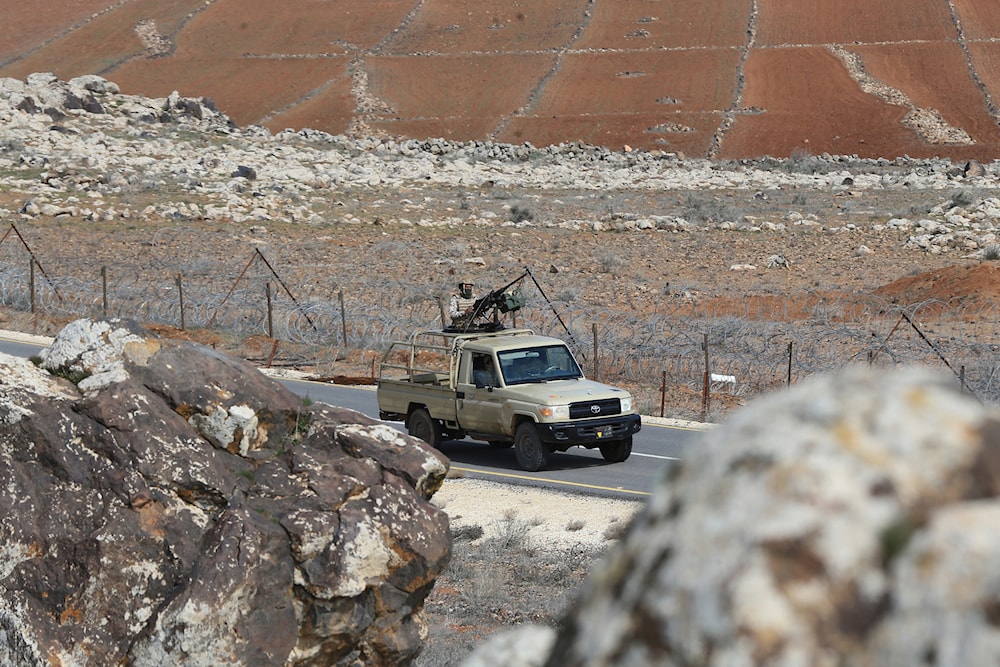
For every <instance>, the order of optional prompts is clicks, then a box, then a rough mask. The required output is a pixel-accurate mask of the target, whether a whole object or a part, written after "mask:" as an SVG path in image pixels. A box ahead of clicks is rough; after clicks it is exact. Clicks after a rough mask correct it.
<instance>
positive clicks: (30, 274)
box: [28, 258, 35, 315]
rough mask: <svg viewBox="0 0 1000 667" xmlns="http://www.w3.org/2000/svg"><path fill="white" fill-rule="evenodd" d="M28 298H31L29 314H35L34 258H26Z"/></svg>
mask: <svg viewBox="0 0 1000 667" xmlns="http://www.w3.org/2000/svg"><path fill="white" fill-rule="evenodd" d="M28 298H29V299H30V300H31V314H32V315H34V314H35V259H34V258H31V259H29V260H28Z"/></svg>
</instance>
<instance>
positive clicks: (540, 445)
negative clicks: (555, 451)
mask: <svg viewBox="0 0 1000 667" xmlns="http://www.w3.org/2000/svg"><path fill="white" fill-rule="evenodd" d="M514 455H515V456H516V457H517V463H518V465H519V466H521V467H522V468H524V469H525V470H528V471H530V472H536V471H538V470H541V469H542V468H544V467H545V464H547V463H548V462H549V448H548V447H547V446H546V444H545V443H544V442H542V439H541V438H539V437H538V429H536V428H535V424H534V422H524V423H522V424H521V425H520V426H518V427H517V431H515V432H514Z"/></svg>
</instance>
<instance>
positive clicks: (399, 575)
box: [0, 320, 450, 667]
mask: <svg viewBox="0 0 1000 667" xmlns="http://www.w3.org/2000/svg"><path fill="white" fill-rule="evenodd" d="M35 361H36V362H37V361H38V360H35ZM446 472H447V460H446V459H445V458H443V457H442V456H441V455H440V454H438V453H437V452H435V451H433V450H431V449H429V448H428V447H426V446H424V445H423V444H422V443H421V442H419V441H417V440H414V439H412V438H410V437H408V436H405V435H403V434H401V433H399V432H398V431H396V430H394V429H392V428H390V427H388V426H385V425H381V424H380V423H378V422H376V421H374V420H372V419H369V418H367V417H365V416H363V415H361V414H358V413H355V412H352V411H349V410H344V409H341V408H334V407H330V406H327V405H322V404H315V405H306V404H305V403H304V402H303V400H302V399H300V398H299V397H297V396H296V395H294V394H293V393H291V392H290V391H288V390H287V389H285V388H284V386H283V385H281V384H280V383H279V382H276V381H274V380H271V379H268V378H267V377H265V376H264V375H263V374H261V373H260V372H259V371H257V370H256V369H255V368H253V367H251V366H249V365H247V364H246V363H244V362H242V361H238V360H235V359H232V358H230V357H227V356H225V355H222V354H219V353H216V352H215V351H214V350H212V349H211V348H207V347H204V346H199V345H196V344H192V343H187V342H177V341H168V340H160V339H156V338H154V337H151V336H150V335H148V334H147V333H146V332H144V331H143V330H142V329H140V328H138V327H137V326H135V325H132V324H129V323H127V322H121V321H92V320H80V321H77V322H74V323H72V324H70V325H69V326H67V327H66V328H65V329H64V330H63V331H62V332H61V333H60V334H59V336H58V338H57V339H56V340H55V342H54V344H53V345H52V346H51V348H49V349H48V350H46V351H45V352H44V353H43V355H42V357H41V360H40V363H39V364H38V365H36V364H35V363H33V362H32V361H28V360H25V359H19V358H15V357H11V356H7V355H0V489H2V493H3V505H4V507H3V513H2V514H0V664H16V665H62V666H63V667H69V666H73V665H114V664H129V665H165V664H185V665H222V664H241V665H354V664H365V665H376V664H393V665H397V664H407V663H409V662H410V661H412V659H413V658H414V657H415V656H416V654H417V653H418V652H419V648H420V645H421V642H422V640H423V638H424V636H425V635H426V626H425V622H424V620H423V615H422V614H423V601H424V599H425V597H426V595H427V594H428V593H429V591H430V589H431V587H432V586H433V584H434V580H435V577H436V576H437V574H438V573H440V572H441V570H442V569H443V568H444V566H445V564H446V563H447V561H448V558H449V555H450V537H449V530H448V521H447V517H446V515H445V514H444V513H443V512H442V511H440V510H439V509H437V508H436V507H434V506H432V505H431V504H430V503H429V502H428V500H429V499H430V497H431V496H432V495H433V494H434V492H435V491H436V490H437V489H438V488H439V487H440V484H441V483H442V481H443V480H444V477H445V474H446Z"/></svg>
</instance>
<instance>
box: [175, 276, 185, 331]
mask: <svg viewBox="0 0 1000 667" xmlns="http://www.w3.org/2000/svg"><path fill="white" fill-rule="evenodd" d="M176 282H177V299H178V301H179V302H180V306H181V331H184V283H183V282H181V274H179V273H178V274H177V280H176Z"/></svg>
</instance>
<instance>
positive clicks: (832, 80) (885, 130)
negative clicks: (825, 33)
mask: <svg viewBox="0 0 1000 667" xmlns="http://www.w3.org/2000/svg"><path fill="white" fill-rule="evenodd" d="M745 72H746V79H747V85H746V89H745V91H744V98H743V99H744V107H745V108H751V109H754V110H759V111H760V113H747V114H741V115H739V116H737V118H736V123H735V125H734V126H733V129H732V130H731V131H730V132H729V134H728V135H727V137H726V141H725V142H724V144H723V146H722V154H723V156H728V157H736V156H739V155H744V154H745V153H746V152H747V151H750V150H753V151H760V152H761V153H762V154H769V155H789V154H791V153H792V152H796V151H800V152H802V151H804V152H809V153H815V152H820V151H822V150H826V148H825V147H830V152H832V153H839V154H843V153H847V154H850V153H853V152H855V150H857V149H858V147H860V149H861V150H858V152H864V153H865V154H875V155H880V154H886V153H887V152H892V151H894V150H896V147H899V146H902V147H904V152H906V151H910V155H915V152H914V150H915V148H916V146H915V135H914V134H913V132H912V131H910V130H908V129H906V128H905V127H903V125H902V124H901V122H900V121H902V119H903V116H904V115H905V114H906V111H907V110H906V109H905V108H903V107H900V106H896V105H891V104H887V103H885V102H883V101H881V100H879V99H877V98H875V97H873V96H871V95H867V94H865V93H864V92H862V90H861V89H860V88H859V87H858V85H857V84H856V83H855V82H854V81H853V80H852V79H851V77H850V76H849V75H848V73H847V70H846V69H845V68H844V66H843V64H842V63H841V62H840V60H838V59H837V58H836V57H835V56H834V55H833V54H831V53H830V52H828V51H827V50H826V49H824V48H819V47H815V48H786V49H763V50H759V51H754V52H753V54H752V55H751V56H750V58H749V60H748V61H747V64H746V69H745ZM852 149H854V150H852Z"/></svg>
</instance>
